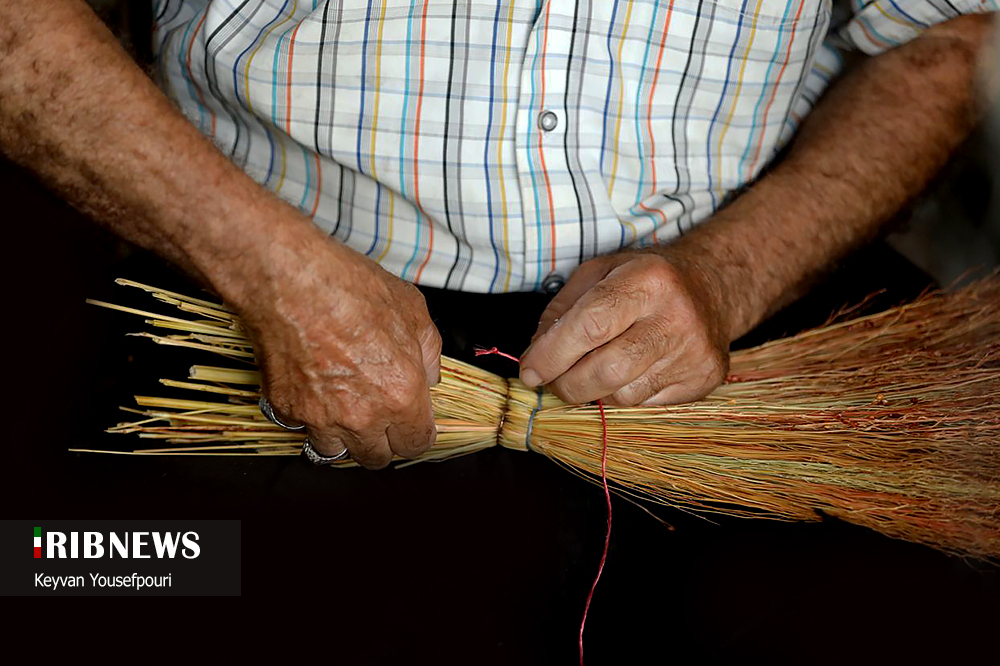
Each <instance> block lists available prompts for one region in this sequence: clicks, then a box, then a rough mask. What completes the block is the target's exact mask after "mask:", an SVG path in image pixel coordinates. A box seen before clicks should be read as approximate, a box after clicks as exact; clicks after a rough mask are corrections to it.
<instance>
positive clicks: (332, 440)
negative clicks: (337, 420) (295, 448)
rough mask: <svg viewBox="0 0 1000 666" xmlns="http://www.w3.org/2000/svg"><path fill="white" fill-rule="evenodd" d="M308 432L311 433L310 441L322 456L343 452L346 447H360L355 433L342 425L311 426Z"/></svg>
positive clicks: (349, 448)
mask: <svg viewBox="0 0 1000 666" xmlns="http://www.w3.org/2000/svg"><path fill="white" fill-rule="evenodd" d="M306 432H307V433H308V434H309V443H310V444H312V447H313V448H314V449H316V453H318V454H320V455H321V456H336V455H340V454H341V453H343V452H344V449H348V450H351V449H355V450H356V449H358V448H359V446H358V441H357V437H356V436H355V435H354V433H352V432H351V431H350V430H347V429H346V428H341V427H340V426H325V427H316V426H309V427H308V428H306Z"/></svg>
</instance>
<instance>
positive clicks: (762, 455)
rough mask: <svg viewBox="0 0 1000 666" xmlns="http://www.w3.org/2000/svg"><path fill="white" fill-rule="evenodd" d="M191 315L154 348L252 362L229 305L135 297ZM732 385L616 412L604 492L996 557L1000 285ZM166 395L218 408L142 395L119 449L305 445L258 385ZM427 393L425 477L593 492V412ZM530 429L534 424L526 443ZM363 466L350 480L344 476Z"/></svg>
mask: <svg viewBox="0 0 1000 666" xmlns="http://www.w3.org/2000/svg"><path fill="white" fill-rule="evenodd" d="M119 282H120V283H122V284H126V285H129V286H135V287H139V288H141V289H145V290H146V291H148V292H150V293H151V294H152V295H153V296H154V297H155V298H157V299H158V300H160V301H162V302H164V303H167V304H170V305H172V306H174V307H176V308H177V309H178V310H180V311H181V312H186V313H190V314H191V315H192V318H191V319H183V318H180V317H167V316H162V315H157V314H154V313H151V312H145V311H140V310H135V309H131V308H122V307H119V306H114V305H111V304H107V303H100V302H96V301H92V302H94V303H95V304H97V305H102V306H104V307H111V308H114V309H118V310H122V311H125V312H130V313H134V314H140V315H142V316H145V317H147V322H148V323H149V324H151V325H153V326H156V327H163V328H172V329H174V330H175V331H182V333H180V334H172V335H168V336H162V335H155V336H154V335H149V336H148V337H150V338H151V339H152V340H154V342H157V343H159V344H169V345H174V346H187V347H193V348H196V349H210V350H212V351H215V352H217V353H219V354H222V355H223V356H227V357H230V358H238V359H241V362H243V363H245V361H242V359H243V358H245V354H246V353H247V350H250V349H251V348H250V346H249V341H248V340H247V339H246V338H245V336H244V334H243V328H242V326H241V324H240V321H239V319H238V317H236V315H235V314H233V313H232V311H231V310H229V309H228V308H226V307H225V306H222V305H219V304H216V303H212V302H210V301H206V300H202V299H195V298H190V297H187V296H184V295H182V294H176V293H172V292H166V291H160V290H157V289H154V288H152V287H147V286H145V285H140V284H138V283H133V282H127V281H119ZM731 372H732V374H731V376H730V377H729V379H728V380H727V382H726V383H725V384H724V385H723V386H721V387H719V388H718V389H717V390H716V391H715V392H714V393H712V394H711V395H710V396H708V397H707V398H705V399H703V400H701V401H699V402H696V403H692V404H688V405H679V406H673V407H662V408H661V407H643V408H613V407H612V408H608V409H607V410H606V412H607V424H608V478H609V480H611V481H612V482H613V483H614V484H615V485H616V486H617V489H618V491H619V492H622V493H626V494H629V495H632V496H635V497H639V498H643V499H648V500H651V501H654V502H658V503H660V504H664V505H669V506H674V507H680V508H684V509H688V510H693V511H696V512H699V513H713V512H715V513H721V514H727V515H737V516H748V517H766V518H774V519H781V520H816V519H818V518H819V516H820V513H819V512H822V513H826V514H829V515H832V516H836V517H838V518H842V519H844V520H846V521H849V522H852V523H856V524H859V525H865V526H868V527H871V528H872V529H875V530H878V531H879V532H882V533H884V534H887V535H889V536H892V537H897V538H902V539H908V540H910V541H915V542H919V543H924V544H927V545H930V546H933V547H936V548H939V549H942V550H945V551H948V552H953V553H960V554H967V555H972V556H977V557H983V558H995V557H998V556H1000V448H998V444H1000V408H998V406H997V399H996V396H997V395H998V394H1000V279H998V278H996V277H993V278H990V279H986V280H983V281H980V282H977V283H975V284H973V285H971V286H969V287H966V288H964V289H961V290H957V291H954V292H952V293H945V292H935V293H929V294H926V295H925V296H923V297H921V298H920V299H918V300H917V301H916V302H914V303H911V304H909V305H905V306H902V307H897V308H893V309H891V310H888V311H885V312H882V313H879V314H875V315H871V316H866V317H861V318H855V319H851V320H847V321H841V322H838V323H832V324H830V325H827V326H825V327H822V328H819V329H815V330H812V331H807V332H805V333H802V334H799V335H796V336H794V337H790V338H786V339H782V340H777V341H774V342H770V343H767V344H764V345H761V346H759V347H755V348H753V349H749V350H746V351H742V352H738V353H736V354H734V355H733V358H732V371H731ZM189 374H190V376H189V378H188V380H187V381H183V382H180V381H173V380H161V381H163V383H164V384H166V385H168V386H176V387H178V388H183V389H187V390H195V391H202V392H204V393H205V394H206V395H205V398H206V399H205V400H182V399H172V398H154V397H146V396H137V397H136V402H137V404H138V405H139V406H140V407H141V408H142V409H138V410H135V409H128V410H127V411H130V412H135V413H137V414H139V415H140V416H141V417H142V418H141V420H138V421H131V422H126V423H120V424H119V425H117V426H115V427H114V428H111V429H110V430H109V432H119V433H137V434H138V435H139V437H143V438H150V439H158V440H164V441H165V443H166V444H170V445H174V446H172V447H169V448H162V447H161V448H153V449H141V450H136V451H134V452H132V453H135V454H143V455H297V454H298V453H299V450H300V447H301V441H302V437H301V436H300V435H296V434H295V433H289V432H286V431H283V430H281V429H279V428H277V427H276V426H273V425H272V424H270V423H269V422H267V421H266V420H265V419H264V418H263V417H262V416H261V415H260V413H259V412H258V411H257V408H256V406H255V403H256V399H257V397H258V391H259V384H260V375H259V373H258V372H257V371H256V370H253V369H250V368H249V367H248V368H247V369H236V368H214V367H207V366H194V367H192V368H191V371H190V373H189ZM441 375H442V381H441V383H440V384H439V385H438V386H436V387H434V388H433V389H432V398H433V402H434V411H435V419H436V421H437V427H438V432H439V435H438V440H437V444H436V445H435V446H434V447H433V448H432V449H431V450H430V451H428V452H427V453H425V454H424V455H423V456H421V457H420V458H419V459H417V460H415V461H399V462H400V465H399V466H402V465H408V464H413V463H414V462H420V461H427V460H444V459H447V458H450V457H453V456H457V455H464V454H467V453H472V452H475V451H479V450H481V449H484V448H487V447H490V446H494V445H496V444H499V445H501V446H504V447H507V448H510V449H517V450H521V451H524V450H528V449H530V450H531V451H535V452H537V453H541V454H543V455H546V456H548V457H549V458H552V459H553V460H555V461H557V462H559V463H561V464H562V465H564V466H566V467H567V468H568V469H570V470H572V471H574V472H576V473H579V474H581V475H583V476H585V477H586V478H589V479H591V480H593V479H595V478H597V476H598V475H599V472H600V458H601V424H600V416H599V414H598V410H597V407H596V406H592V405H567V404H565V403H563V402H562V401H561V400H559V398H557V397H556V396H554V395H552V394H550V393H543V394H542V395H541V397H540V409H538V411H537V413H536V414H535V416H534V418H533V419H532V418H531V415H532V412H533V411H534V410H535V409H536V407H537V406H538V405H539V394H538V393H537V392H536V391H534V390H531V389H528V388H526V387H525V386H524V385H523V384H521V382H520V381H518V380H516V379H510V380H505V379H502V378H500V377H498V376H496V375H493V374H491V373H487V372H484V371H482V370H479V369H477V368H475V367H473V366H470V365H468V364H466V363H463V362H461V361H457V360H455V359H450V358H444V359H442V373H441ZM529 421H530V423H531V433H530V438H529V437H528V429H529ZM351 465H353V463H352V462H350V461H348V462H344V463H340V464H339V465H337V466H340V467H347V466H351Z"/></svg>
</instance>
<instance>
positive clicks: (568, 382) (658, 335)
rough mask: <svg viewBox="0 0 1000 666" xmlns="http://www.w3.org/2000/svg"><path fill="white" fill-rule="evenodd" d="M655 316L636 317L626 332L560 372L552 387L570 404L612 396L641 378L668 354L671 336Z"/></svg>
mask: <svg viewBox="0 0 1000 666" xmlns="http://www.w3.org/2000/svg"><path fill="white" fill-rule="evenodd" d="M664 329H665V327H664V325H663V324H662V323H661V322H660V321H659V320H656V319H653V318H649V317H646V318H642V319H639V320H637V321H636V322H635V323H634V324H632V326H630V327H629V329H628V330H626V331H625V332H624V333H622V334H621V335H619V336H618V337H617V338H615V339H614V340H612V341H611V342H609V343H607V344H606V345H604V346H602V347H600V348H598V349H595V350H594V351H592V352H590V353H589V354H587V355H586V356H584V357H583V358H582V359H580V361H578V362H577V363H576V365H574V366H573V367H572V368H570V369H569V370H567V371H566V372H565V373H563V374H562V375H560V376H559V377H558V378H557V379H556V380H555V381H554V382H553V383H552V390H553V392H555V394H556V395H558V396H559V397H560V398H562V399H563V400H564V401H566V402H569V403H586V402H592V401H594V400H597V399H598V398H603V397H605V396H608V395H611V394H613V393H615V392H616V391H618V390H619V389H621V388H623V387H625V386H627V385H628V384H630V383H631V382H633V381H635V380H636V379H638V378H639V377H641V376H642V375H643V374H644V373H645V372H646V371H647V370H649V369H650V367H652V366H653V365H654V364H655V363H657V362H658V361H659V360H660V359H661V358H662V357H663V355H664V354H665V353H666V351H667V348H668V347H669V345H670V339H669V336H668V334H667V332H666V331H665V330H664Z"/></svg>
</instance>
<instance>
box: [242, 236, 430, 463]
mask: <svg viewBox="0 0 1000 666" xmlns="http://www.w3.org/2000/svg"><path fill="white" fill-rule="evenodd" d="M324 241H325V242H324ZM287 262H288V263H287V265H288V267H289V269H288V270H287V271H284V274H283V275H281V276H280V277H279V279H277V280H272V281H271V283H270V284H269V285H268V286H267V287H266V292H267V293H266V294H259V293H258V294H256V297H255V298H254V302H255V303H256V304H255V306H254V307H253V308H245V309H244V311H243V312H242V314H243V316H244V318H245V320H246V322H247V325H248V328H249V329H250V334H251V338H252V340H253V342H254V348H255V351H256V354H257V359H258V362H259V364H260V366H261V369H262V371H263V375H264V391H265V395H266V396H267V398H268V400H270V402H271V405H272V407H273V408H274V409H275V411H276V412H277V413H278V415H279V416H280V417H281V418H282V420H283V421H285V422H289V423H297V424H306V425H307V427H308V434H309V439H310V441H311V442H312V444H313V446H314V448H315V449H316V450H317V451H318V452H319V453H320V454H322V455H328V456H330V455H336V454H338V453H340V452H342V451H343V450H344V448H345V447H346V448H347V449H348V450H349V451H350V454H351V457H352V458H353V459H354V460H356V461H357V462H358V463H360V464H361V465H363V466H365V467H367V468H369V469H379V468H382V467H385V466H386V465H388V464H389V462H390V461H391V460H392V457H393V454H396V455H399V456H403V457H413V456H416V455H419V454H420V453H422V452H423V451H425V450H427V449H428V448H429V447H430V446H431V445H432V444H433V443H434V440H435V437H436V431H435V427H434V418H433V417H434V412H433V409H432V407H431V400H430V393H429V390H428V389H429V387H430V386H432V385H433V384H436V383H437V382H438V381H439V379H440V357H441V337H440V335H439V334H438V331H437V329H436V328H435V327H434V324H433V323H432V322H431V319H430V316H429V315H428V313H427V307H426V305H425V303H424V298H423V295H422V294H421V293H420V292H419V291H418V290H417V289H416V287H414V286H413V285H411V284H408V283H406V282H403V281H402V280H399V279H398V278H396V277H394V276H393V275H391V274H389V273H388V272H386V271H385V270H383V269H382V268H381V267H379V266H378V265H377V264H375V263H374V262H372V261H371V260H369V259H367V258H366V257H364V256H362V255H360V254H357V253H354V252H352V251H349V250H347V249H346V248H343V247H342V246H337V245H335V244H334V243H332V242H329V241H328V240H326V239H321V240H320V242H310V243H303V244H300V245H299V246H297V247H296V248H294V250H293V251H292V252H291V253H290V254H289V255H288V256H287ZM292 267H294V268H292Z"/></svg>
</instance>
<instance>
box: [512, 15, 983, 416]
mask: <svg viewBox="0 0 1000 666" xmlns="http://www.w3.org/2000/svg"><path fill="white" fill-rule="evenodd" d="M992 26H993V19H992V17H991V16H966V17H960V18H956V19H953V20H951V21H948V22H946V23H943V24H941V25H938V26H935V27H932V28H930V29H929V30H927V31H926V32H925V33H924V34H923V35H921V36H920V37H918V38H917V39H915V40H913V41H912V42H909V43H908V44H906V45H904V46H901V47H899V48H896V49H893V50H891V51H888V52H886V53H884V54H882V55H879V56H876V57H874V58H871V59H868V60H866V61H865V62H864V63H862V64H861V65H860V66H859V67H858V68H857V69H855V70H854V71H853V72H851V73H850V74H849V75H847V76H846V77H845V78H844V79H843V80H841V81H840V82H838V83H837V84H835V85H834V87H833V88H832V89H831V90H830V91H829V93H828V94H827V95H826V96H824V97H823V98H822V99H821V100H820V102H819V104H818V105H817V106H816V108H815V110H814V111H813V112H812V114H811V115H810V116H809V117H808V119H807V120H806V122H805V124H804V126H803V128H802V130H801V132H800V133H799V135H798V136H797V137H796V139H795V141H794V143H793V145H792V146H791V148H790V150H789V152H788V154H787V156H786V157H785V159H784V160H783V161H782V162H781V163H780V164H778V165H777V166H775V167H774V168H773V169H772V170H771V171H770V172H769V173H767V175H765V176H764V177H763V178H761V179H760V180H759V181H758V182H756V183H755V184H754V185H752V186H751V187H750V188H748V190H747V191H746V192H745V193H743V194H742V195H741V196H740V197H738V198H737V199H736V200H735V201H734V202H733V203H732V204H730V205H729V206H727V207H726V208H724V209H722V210H721V211H719V212H718V213H717V214H716V215H715V216H713V217H712V219H710V220H708V221H707V222H705V223H703V224H701V225H699V226H698V227H696V228H695V229H694V230H692V231H691V232H689V233H688V234H687V235H685V236H683V237H682V238H680V239H678V240H676V241H675V242H673V243H671V244H670V245H667V246H662V247H658V248H654V249H652V250H649V251H643V252H624V253H619V254H614V255H609V256H606V257H599V258H596V259H593V260H591V261H590V262H587V263H586V264H583V265H582V266H581V267H580V268H579V269H577V271H576V272H575V273H574V274H573V276H572V278H571V279H570V281H569V282H568V283H567V285H566V287H564V288H563V290H562V291H561V292H560V293H559V294H558V295H557V296H556V297H555V298H554V299H553V301H552V303H551V304H550V305H549V308H548V309H547V310H546V312H545V314H544V315H543V316H542V321H541V322H540V324H539V329H538V332H537V333H536V336H535V339H534V341H533V343H532V345H531V347H530V348H529V349H528V351H527V352H526V353H525V354H524V355H522V357H521V358H522V365H521V369H522V373H521V376H522V379H524V380H525V382H526V383H528V384H530V385H535V384H538V383H551V385H552V387H553V389H554V390H555V391H556V392H557V393H559V394H560V395H561V396H562V397H563V398H564V399H567V400H569V401H572V402H586V401H590V400H595V399H597V398H602V397H603V398H607V399H609V400H610V401H611V402H617V403H620V404H640V403H650V404H664V403H674V402H684V401H688V400H694V399H697V398H699V397H702V396H704V395H705V394H706V393H708V392H709V391H711V390H712V389H713V388H715V387H716V386H717V385H718V384H719V383H720V382H721V381H722V379H723V378H724V376H725V372H726V369H727V365H728V346H729V343H730V342H731V341H732V340H734V339H736V338H738V337H739V336H741V335H742V334H744V333H746V332H747V331H749V330H750V329H751V328H753V327H754V326H755V325H756V324H757V323H759V322H760V321H761V320H762V319H763V318H764V317H765V316H766V315H768V314H769V313H771V312H773V311H775V310H776V309H777V308H779V307H780V306H782V305H784V304H786V303H788V302H789V301H791V300H792V299H793V298H795V297H796V296H797V295H800V294H801V292H802V291H803V289H804V288H805V287H806V286H807V285H808V284H809V283H810V281H811V280H812V279H813V278H814V277H815V276H816V274H817V273H819V272H820V271H822V270H824V268H825V267H826V266H828V265H829V264H830V263H831V262H832V261H835V260H836V259H838V258H840V257H841V256H843V255H844V254H846V253H847V252H848V251H850V250H851V249H852V248H854V247H856V246H857V245H859V244H860V243H862V242H864V241H865V240H868V239H870V238H872V237H873V236H874V235H875V234H876V233H877V232H878V230H879V229H880V227H881V226H882V225H883V224H884V223H885V222H886V221H887V220H889V219H890V218H891V217H892V216H893V215H894V214H895V213H896V212H897V211H898V210H899V209H900V208H901V207H902V206H903V205H904V204H905V203H906V202H907V201H908V200H909V199H911V198H912V197H914V196H916V195H917V194H919V193H920V192H921V190H922V189H923V188H924V187H925V186H926V185H927V183H928V181H929V180H930V179H931V178H932V177H933V175H934V174H935V173H936V172H937V171H938V170H939V169H940V168H941V166H942V165H943V164H944V163H945V161H946V160H947V159H948V157H949V156H950V155H951V153H952V152H953V151H954V149H955V148H956V147H957V146H958V145H959V143H960V142H961V141H962V140H963V139H965V137H966V136H968V134H969V132H970V131H971V129H972V128H973V126H974V125H975V123H976V122H977V120H978V119H979V117H980V115H981V108H982V106H983V105H982V104H981V101H980V99H979V93H978V87H977V82H978V80H979V75H978V71H977V70H978V69H979V66H980V65H982V64H985V63H987V62H988V61H989V57H987V50H988V48H989V47H988V44H989V42H990V39H989V38H990V36H991V33H992Z"/></svg>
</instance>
